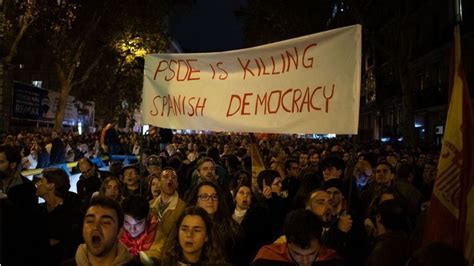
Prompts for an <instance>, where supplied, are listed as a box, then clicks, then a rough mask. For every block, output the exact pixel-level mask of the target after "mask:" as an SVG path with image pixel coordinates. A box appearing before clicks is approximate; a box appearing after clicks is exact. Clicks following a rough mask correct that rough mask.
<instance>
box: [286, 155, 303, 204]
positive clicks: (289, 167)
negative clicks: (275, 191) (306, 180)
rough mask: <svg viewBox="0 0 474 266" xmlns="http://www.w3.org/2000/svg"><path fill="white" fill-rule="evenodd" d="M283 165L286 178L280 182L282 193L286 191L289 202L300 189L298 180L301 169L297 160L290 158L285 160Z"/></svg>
mask: <svg viewBox="0 0 474 266" xmlns="http://www.w3.org/2000/svg"><path fill="white" fill-rule="evenodd" d="M284 165H285V173H286V178H285V179H284V180H283V182H282V185H283V187H282V189H283V191H288V200H289V201H290V202H291V201H293V198H294V197H295V195H296V192H298V189H300V187H301V181H300V179H299V174H300V170H301V169H300V166H299V164H298V160H297V159H295V158H291V157H290V158H288V159H286V161H285V164H284Z"/></svg>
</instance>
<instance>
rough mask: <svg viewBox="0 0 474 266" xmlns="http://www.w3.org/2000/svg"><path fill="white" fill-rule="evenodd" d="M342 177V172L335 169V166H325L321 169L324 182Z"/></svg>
mask: <svg viewBox="0 0 474 266" xmlns="http://www.w3.org/2000/svg"><path fill="white" fill-rule="evenodd" d="M341 175H342V170H339V169H337V168H336V167H335V166H327V167H325V168H324V169H323V178H324V181H327V180H330V179H335V178H339V177H340V176H341Z"/></svg>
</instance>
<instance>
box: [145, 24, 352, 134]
mask: <svg viewBox="0 0 474 266" xmlns="http://www.w3.org/2000/svg"><path fill="white" fill-rule="evenodd" d="M144 72H145V73H144V82H143V94H142V112H143V122H144V123H145V124H152V125H156V126H159V127H164V128H175V129H194V130H212V131H236V132H262V133H263V132H265V133H320V134H328V133H335V134H357V128H358V124H359V101H360V75H361V26H360V25H354V26H349V27H345V28H340V29H335V30H330V31H326V32H321V33H317V34H313V35H308V36H304V37H299V38H295V39H291V40H287V41H282V42H278V43H272V44H268V45H263V46H258V47H253V48H249V49H243V50H235V51H229V52H222V53H202V54H150V55H147V56H146V57H145V71H144Z"/></svg>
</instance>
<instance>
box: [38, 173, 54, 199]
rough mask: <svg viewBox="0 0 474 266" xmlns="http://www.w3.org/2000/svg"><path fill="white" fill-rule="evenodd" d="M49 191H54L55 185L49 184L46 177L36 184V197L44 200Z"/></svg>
mask: <svg viewBox="0 0 474 266" xmlns="http://www.w3.org/2000/svg"><path fill="white" fill-rule="evenodd" d="M49 191H54V183H48V180H47V179H46V178H45V177H41V178H40V179H39V180H38V181H37V182H36V196H38V197H41V198H44V196H45V195H46V194H47V193H48V192H49Z"/></svg>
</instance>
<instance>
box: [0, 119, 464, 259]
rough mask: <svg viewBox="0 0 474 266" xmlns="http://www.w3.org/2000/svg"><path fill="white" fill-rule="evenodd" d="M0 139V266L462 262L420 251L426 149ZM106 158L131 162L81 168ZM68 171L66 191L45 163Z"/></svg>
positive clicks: (452, 255)
mask: <svg viewBox="0 0 474 266" xmlns="http://www.w3.org/2000/svg"><path fill="white" fill-rule="evenodd" d="M1 141H2V143H1V145H0V189H1V190H0V197H1V200H0V202H1V211H2V213H1V214H2V225H1V229H2V240H1V241H2V251H1V253H0V263H2V265H173V266H174V265H354V266H357V265H369V266H377V265H393V266H397V265H400V266H402V265H409V266H417V265H467V262H466V260H465V259H464V258H463V255H462V253H461V252H460V251H458V250H456V249H454V248H452V247H450V246H448V245H446V244H443V243H432V244H430V245H428V246H423V247H422V243H421V242H422V235H423V228H424V225H425V223H427V222H429V221H426V213H427V209H428V208H429V200H430V197H431V192H432V189H433V185H434V178H435V176H436V165H437V159H438V157H439V150H438V149H436V148H434V149H420V148H418V149H413V148H411V149H408V148H404V147H403V146H402V145H401V144H397V143H379V142H370V143H359V142H357V143H356V142H355V141H352V140H350V139H347V138H338V139H323V140H322V139H311V138H304V137H300V136H297V135H258V136H256V137H254V136H250V135H248V134H225V133H209V134H188V135H186V134H174V135H173V133H172V132H171V131H170V130H166V129H159V128H154V127H152V129H151V130H150V131H149V132H148V134H147V135H145V136H143V137H139V135H137V134H135V133H121V132H119V131H118V130H117V129H116V128H114V126H113V125H111V124H110V125H107V126H106V127H105V128H104V130H102V131H101V132H98V133H95V134H85V135H78V134H74V133H64V134H57V133H56V132H52V133H51V134H48V135H45V134H35V133H28V132H21V133H19V134H16V135H8V134H4V135H3V136H2V139H1ZM253 144H255V145H257V147H258V150H259V152H260V154H261V157H262V159H263V162H264V164H265V166H266V167H265V168H266V170H263V171H261V172H259V173H258V174H257V173H255V172H252V155H251V152H250V151H251V145H253ZM354 145H356V146H354ZM117 154H124V155H139V159H138V160H137V162H136V163H132V164H128V165H124V163H123V162H121V161H113V160H112V161H109V162H108V171H103V170H99V167H98V166H97V165H96V164H95V163H94V162H95V160H94V159H95V158H100V157H103V156H105V155H117ZM74 161H78V163H77V167H75V168H74V169H72V172H73V173H74V172H76V173H80V179H79V181H78V182H77V184H76V189H75V191H77V193H74V192H71V191H70V190H71V184H70V180H69V175H68V173H66V172H65V170H63V169H62V168H59V167H58V165H60V164H64V163H66V162H74ZM254 166H255V165H254ZM35 168H42V169H44V170H43V171H42V174H40V175H38V176H35V177H34V179H33V181H30V180H29V179H28V178H26V177H24V176H22V175H21V171H22V170H27V169H35ZM38 197H40V198H42V199H43V200H44V202H43V203H40V204H38Z"/></svg>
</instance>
